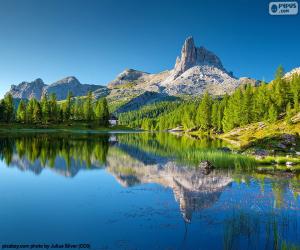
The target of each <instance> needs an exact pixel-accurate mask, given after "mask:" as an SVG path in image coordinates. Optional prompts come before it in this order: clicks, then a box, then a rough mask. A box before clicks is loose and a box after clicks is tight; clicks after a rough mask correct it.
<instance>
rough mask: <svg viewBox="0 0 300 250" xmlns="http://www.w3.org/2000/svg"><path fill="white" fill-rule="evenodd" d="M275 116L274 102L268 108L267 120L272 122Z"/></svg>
mask: <svg viewBox="0 0 300 250" xmlns="http://www.w3.org/2000/svg"><path fill="white" fill-rule="evenodd" d="M277 118H278V112H277V109H276V108H275V105H274V104H271V106H270V108H269V114H268V120H269V122H271V123H273V122H276V121H277Z"/></svg>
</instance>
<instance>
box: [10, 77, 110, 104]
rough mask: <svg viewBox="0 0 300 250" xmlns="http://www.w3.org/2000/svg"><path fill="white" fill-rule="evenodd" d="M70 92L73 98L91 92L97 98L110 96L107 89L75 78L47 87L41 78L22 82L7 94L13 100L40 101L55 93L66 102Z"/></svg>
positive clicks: (68, 78) (58, 98)
mask: <svg viewBox="0 0 300 250" xmlns="http://www.w3.org/2000/svg"><path fill="white" fill-rule="evenodd" d="M104 88H105V89H104ZM69 91H71V92H72V94H73V96H84V95H86V94H87V93H88V92H89V91H97V92H96V94H97V96H105V95H107V94H108V91H107V88H106V87H103V86H100V85H92V84H82V83H80V82H79V81H78V80H77V78H76V77H74V76H69V77H66V78H63V79H61V80H59V81H57V82H54V83H52V84H50V85H46V84H45V83H44V82H43V80H42V79H40V78H38V79H36V80H34V81H32V82H22V83H20V84H18V85H12V86H11V89H10V90H9V91H8V92H7V94H8V93H10V94H12V96H13V98H19V99H31V98H36V99H38V100H40V99H41V97H42V96H43V95H44V94H47V95H50V94H52V93H54V94H56V97H57V100H64V99H66V97H67V95H68V93H69Z"/></svg>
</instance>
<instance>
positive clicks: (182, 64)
mask: <svg viewBox="0 0 300 250" xmlns="http://www.w3.org/2000/svg"><path fill="white" fill-rule="evenodd" d="M197 65H198V66H199V65H209V66H214V67H216V68H219V69H222V70H224V68H223V65H222V63H221V60H220V59H219V58H218V57H217V56H216V55H215V54H214V53H213V52H210V51H209V50H207V49H206V48H204V47H200V48H197V47H196V46H195V43H194V39H193V37H191V36H190V37H188V38H187V39H186V40H185V42H184V44H183V46H182V49H181V56H180V57H177V59H176V63H175V67H174V74H173V78H174V79H175V78H177V77H178V76H180V75H181V74H183V73H184V72H185V71H187V70H188V69H190V68H192V67H194V66H197Z"/></svg>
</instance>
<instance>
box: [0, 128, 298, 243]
mask: <svg viewBox="0 0 300 250" xmlns="http://www.w3.org/2000/svg"><path fill="white" fill-rule="evenodd" d="M222 146H223V145H222V143H221V142H220V141H210V140H208V139H204V140H194V139H191V138H186V137H177V136H174V135H170V134H166V133H165V134H143V133H139V134H115V135H109V134H71V133H70V134H68V133H67V134H65V135H63V134H59V133H53V134H23V135H9V136H7V135H6V136H4V135H1V140H0V156H1V159H2V161H3V162H5V165H7V166H8V167H10V168H11V167H16V168H18V169H20V170H21V171H31V172H33V173H34V174H36V175H40V174H41V173H42V172H43V170H45V169H48V170H50V171H54V172H55V173H56V174H58V175H62V176H65V177H67V178H73V177H76V175H78V174H79V172H80V171H96V170H99V169H102V170H105V171H106V172H108V173H109V174H110V175H112V176H114V178H115V179H116V180H117V182H119V183H120V184H121V185H122V186H123V187H125V188H127V187H128V188H130V187H134V186H137V185H143V184H153V183H155V184H158V185H160V186H161V187H164V188H167V189H171V190H172V191H173V194H174V198H175V200H176V202H177V203H178V206H179V209H180V212H181V214H182V217H183V219H184V221H185V223H187V224H190V223H191V222H192V220H194V219H193V217H194V215H195V216H196V217H195V218H196V219H197V218H198V217H199V216H204V214H205V211H208V210H209V209H212V210H211V211H214V209H216V208H218V214H217V215H216V218H215V220H216V221H215V222H212V223H216V224H218V223H219V222H218V220H219V219H220V218H219V217H222V211H224V209H225V208H226V209H228V210H232V211H233V214H232V215H231V216H230V217H228V218H227V219H226V220H225V222H224V221H223V222H222V224H223V226H224V236H223V237H224V239H223V246H224V248H225V249H232V248H234V246H236V245H235V244H237V243H236V241H234V239H236V238H237V237H246V238H248V241H249V240H250V241H251V244H254V245H251V247H254V248H256V247H257V248H259V247H261V245H257V246H256V245H255V244H256V243H255V242H256V241H257V239H258V238H259V237H260V235H261V232H260V230H261V229H259V228H258V227H259V223H260V222H261V220H262V219H263V220H266V221H267V222H266V221H265V222H266V223H267V224H268V225H269V228H268V230H269V231H268V234H272V236H270V235H264V237H267V238H264V240H265V241H266V243H265V245H264V247H265V248H266V249H268V248H273V247H274V246H275V245H276V244H277V243H276V242H275V241H274V238H276V237H277V236H276V235H275V231H274V230H275V229H276V230H277V228H278V227H279V226H280V223H282V225H287V224H288V225H290V226H291V227H294V230H296V232H297V231H298V232H299V228H298V227H297V225H295V224H293V223H296V222H297V221H299V217H297V218H296V219H295V221H294V222H292V221H293V220H292V219H291V218H287V217H284V218H285V219H283V220H278V221H276V220H275V219H274V218H277V217H276V216H275V217H274V216H272V217H266V216H265V217H263V218H258V217H257V214H259V213H260V212H261V211H263V210H269V209H271V207H272V211H273V210H274V209H275V210H274V211H275V212H274V213H276V211H277V210H276V209H288V210H287V211H290V209H291V208H292V209H293V210H294V211H298V212H299V198H298V196H299V193H300V184H299V177H298V176H294V177H278V176H268V175H263V174H258V173H256V172H255V171H254V170H253V167H254V162H253V160H252V159H248V158H247V157H244V156H236V155H234V154H230V153H225V152H223V151H222V150H220V148H221V147H222ZM202 160H210V161H211V162H212V163H213V164H214V165H215V166H216V169H214V170H213V171H211V172H210V173H204V172H203V171H201V169H199V168H198V167H197V166H198V165H199V163H200V162H201V161H202ZM222 166H224V168H223V169H222V168H221V167H222ZM253 182H255V183H258V185H259V187H260V191H259V192H260V193H261V194H264V192H265V186H268V187H270V189H271V192H272V196H273V197H274V201H273V198H272V199H271V198H270V197H267V196H263V199H261V200H260V199H257V197H256V198H254V196H251V195H249V196H245V197H240V198H238V197H239V195H240V194H239V193H238V192H237V193H235V194H234V195H235V199H237V200H235V202H232V201H231V200H227V198H226V195H228V193H230V192H233V191H230V190H235V191H236V190H238V188H236V187H238V186H239V185H245V186H249V189H250V187H251V185H252V183H253ZM232 186H234V188H232ZM251 188H253V187H251ZM290 193H292V195H293V197H294V200H291V199H290V198H287V197H290V195H289V194H290ZM239 199H240V200H239ZM261 201H263V202H261ZM219 204H222V207H218V206H220V205H219ZM242 208H244V209H245V210H246V211H248V212H245V211H244V210H243V209H242ZM249 209H250V210H249ZM220 211H221V212H220ZM249 211H251V212H249ZM280 211H281V210H280ZM199 212H201V213H199ZM298 212H297V213H298ZM272 213H273V212H272ZM201 214H202V215H201ZM281 215H283V214H281ZM297 215H298V216H299V214H297ZM256 220H258V221H257V222H255V221H256ZM272 230H273V231H272ZM255 237H256V238H255ZM268 237H269V238H268ZM293 237H294V236H293ZM293 237H292V239H294V238H293ZM287 238H289V237H287ZM271 239H272V240H271ZM297 240H300V239H299V238H297V239H296V241H297ZM269 241H272V242H271V243H270V242H269ZM294 243H295V242H294ZM296 243H298V242H296ZM281 244H285V241H281ZM286 244H288V243H286ZM249 246H250V245H249Z"/></svg>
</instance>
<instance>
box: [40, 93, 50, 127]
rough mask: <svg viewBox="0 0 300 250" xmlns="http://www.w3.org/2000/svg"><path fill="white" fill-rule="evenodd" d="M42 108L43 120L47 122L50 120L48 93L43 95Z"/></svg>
mask: <svg viewBox="0 0 300 250" xmlns="http://www.w3.org/2000/svg"><path fill="white" fill-rule="evenodd" d="M41 108H42V120H43V123H45V124H47V123H49V120H50V103H49V101H48V97H47V95H46V94H45V95H43V97H42V100H41Z"/></svg>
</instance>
